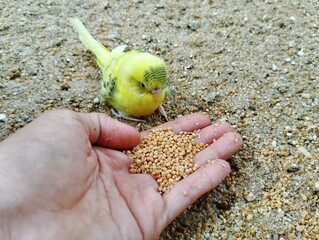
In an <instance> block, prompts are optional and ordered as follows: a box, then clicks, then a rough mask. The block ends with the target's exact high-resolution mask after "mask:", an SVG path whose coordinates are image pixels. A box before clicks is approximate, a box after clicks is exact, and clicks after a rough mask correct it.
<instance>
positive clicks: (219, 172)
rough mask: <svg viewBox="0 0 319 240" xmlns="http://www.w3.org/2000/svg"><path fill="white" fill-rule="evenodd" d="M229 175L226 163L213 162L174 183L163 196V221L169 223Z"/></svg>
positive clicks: (228, 167) (221, 161) (222, 161)
mask: <svg viewBox="0 0 319 240" xmlns="http://www.w3.org/2000/svg"><path fill="white" fill-rule="evenodd" d="M229 173H230V166H229V164H228V162H226V161H224V160H215V161H213V162H212V163H211V164H206V165H204V166H203V167H201V168H199V169H198V170H197V171H196V172H194V173H192V174H191V175H189V176H187V177H186V178H185V179H183V180H182V181H180V182H178V183H176V184H175V185H174V187H173V188H172V189H171V190H170V191H169V192H167V193H165V194H164V195H163V198H164V201H165V203H166V206H167V208H166V210H165V214H164V216H165V217H164V220H163V221H166V222H168V223H169V222H171V221H172V220H173V219H174V218H176V217H177V216H178V215H179V214H180V213H181V212H183V211H184V210H185V209H186V208H187V207H188V206H190V205H191V204H192V203H193V202H195V201H196V200H197V199H198V198H199V197H200V196H202V195H203V194H204V193H206V192H208V191H210V190H212V189H214V188H215V187H216V186H217V185H218V184H219V183H220V182H221V181H223V180H224V179H225V177H226V176H227V175H228V174H229Z"/></svg>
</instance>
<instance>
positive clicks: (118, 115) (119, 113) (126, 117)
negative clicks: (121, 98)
mask: <svg viewBox="0 0 319 240" xmlns="http://www.w3.org/2000/svg"><path fill="white" fill-rule="evenodd" d="M111 111H112V114H113V115H114V116H116V117H118V118H123V119H126V120H130V121H135V122H143V123H146V121H145V120H142V119H138V118H132V117H128V116H125V115H124V114H123V113H122V112H121V111H115V110H114V109H113V108H112V109H111Z"/></svg>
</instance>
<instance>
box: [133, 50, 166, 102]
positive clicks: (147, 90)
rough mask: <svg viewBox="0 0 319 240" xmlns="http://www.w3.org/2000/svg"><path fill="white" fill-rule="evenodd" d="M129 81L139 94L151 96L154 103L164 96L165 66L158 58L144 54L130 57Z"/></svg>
mask: <svg viewBox="0 0 319 240" xmlns="http://www.w3.org/2000/svg"><path fill="white" fill-rule="evenodd" d="M132 63H133V64H132V68H131V72H130V81H131V83H132V84H134V85H135V89H137V91H138V92H139V93H140V94H152V95H153V97H154V100H155V101H160V100H161V99H162V98H163V95H165V91H166V84H167V73H166V66H165V64H164V62H163V60H161V59H160V58H158V57H156V56H154V55H152V54H149V53H144V52H139V53H138V54H136V55H135V56H134V57H132Z"/></svg>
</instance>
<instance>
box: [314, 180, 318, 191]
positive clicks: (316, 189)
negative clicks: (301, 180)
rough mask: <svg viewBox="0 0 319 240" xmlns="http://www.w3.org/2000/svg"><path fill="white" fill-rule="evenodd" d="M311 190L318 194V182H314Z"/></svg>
mask: <svg viewBox="0 0 319 240" xmlns="http://www.w3.org/2000/svg"><path fill="white" fill-rule="evenodd" d="M313 190H314V191H315V192H319V181H317V182H315V185H314V186H313Z"/></svg>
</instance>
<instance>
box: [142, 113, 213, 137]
mask: <svg viewBox="0 0 319 240" xmlns="http://www.w3.org/2000/svg"><path fill="white" fill-rule="evenodd" d="M208 125H210V119H209V117H208V116H207V115H206V114H204V113H202V112H198V113H192V114H189V115H185V116H182V117H179V118H177V119H175V120H173V121H169V122H166V123H164V124H161V125H159V126H157V127H154V128H151V129H148V130H146V131H144V132H142V133H141V135H142V137H145V136H146V135H147V134H148V133H149V131H151V130H153V129H156V128H171V129H172V131H173V132H174V133H179V132H182V131H185V132H192V131H194V130H197V129H202V128H204V127H206V126H208Z"/></svg>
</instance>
